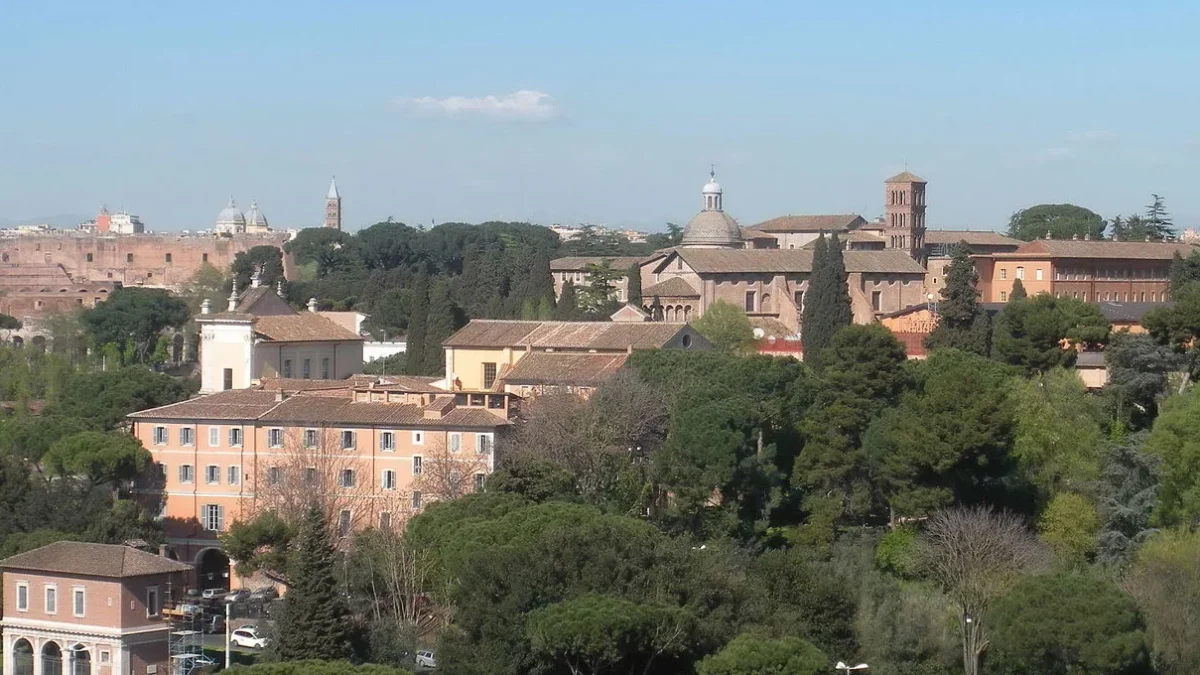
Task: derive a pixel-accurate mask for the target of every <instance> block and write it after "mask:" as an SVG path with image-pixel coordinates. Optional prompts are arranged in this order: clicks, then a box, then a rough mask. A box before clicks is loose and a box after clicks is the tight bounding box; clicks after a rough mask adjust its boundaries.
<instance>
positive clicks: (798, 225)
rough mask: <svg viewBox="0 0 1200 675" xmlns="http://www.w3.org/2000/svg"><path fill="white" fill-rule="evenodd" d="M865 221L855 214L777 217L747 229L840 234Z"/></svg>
mask: <svg viewBox="0 0 1200 675" xmlns="http://www.w3.org/2000/svg"><path fill="white" fill-rule="evenodd" d="M866 222H867V221H866V220H865V219H864V218H863V217H862V216H860V215H858V214H857V213H839V214H835V215H817V216H779V217H778V218H772V219H770V220H764V221H763V222H761V223H757V224H755V225H751V226H749V227H747V228H746V229H748V230H757V231H759V232H835V231H836V232H841V231H843V230H851V229H854V228H855V227H858V226H860V225H863V224H865V223H866Z"/></svg>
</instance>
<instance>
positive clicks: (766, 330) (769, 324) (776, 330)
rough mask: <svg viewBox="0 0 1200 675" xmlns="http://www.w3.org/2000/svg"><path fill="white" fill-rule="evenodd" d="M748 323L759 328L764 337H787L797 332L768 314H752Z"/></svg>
mask: <svg viewBox="0 0 1200 675" xmlns="http://www.w3.org/2000/svg"><path fill="white" fill-rule="evenodd" d="M750 325H751V326H752V327H754V328H758V329H761V330H762V332H763V337H764V338H768V337H776V338H788V337H793V336H795V335H796V334H797V333H796V331H794V330H792V329H791V328H788V327H787V326H785V325H784V324H783V322H782V321H780V320H779V319H775V318H772V317H769V316H752V317H750Z"/></svg>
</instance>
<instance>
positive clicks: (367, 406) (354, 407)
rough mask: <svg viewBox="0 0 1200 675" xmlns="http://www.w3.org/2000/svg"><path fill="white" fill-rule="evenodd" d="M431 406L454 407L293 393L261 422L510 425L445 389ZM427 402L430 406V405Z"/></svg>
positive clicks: (427, 425)
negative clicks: (463, 404) (437, 413)
mask: <svg viewBox="0 0 1200 675" xmlns="http://www.w3.org/2000/svg"><path fill="white" fill-rule="evenodd" d="M435 403H436V404H437V405H435V404H430V406H432V407H436V408H440V409H443V410H444V409H445V408H452V409H451V410H449V411H448V412H446V413H445V414H444V415H443V416H441V417H437V418H429V417H426V416H425V408H423V407H422V406H419V405H416V404H406V403H384V402H375V401H371V402H368V401H355V400H353V399H351V398H329V397H325V396H304V395H301V396H291V397H289V398H287V399H285V400H283V401H282V402H281V403H279V405H277V406H275V407H273V408H271V409H270V410H268V411H267V412H266V413H264V414H262V415H260V416H259V417H258V421H260V422H274V423H277V424H288V423H296V424H331V425H372V424H391V425H395V426H410V427H411V426H416V427H427V428H428V427H465V428H486V429H495V428H497V427H503V426H508V420H506V419H505V418H503V417H501V416H499V415H497V414H495V413H490V412H488V411H487V410H485V409H483V408H455V407H453V406H454V395H453V394H452V393H451V392H446V395H445V396H439V397H437V399H436V401H435ZM430 406H427V407H430Z"/></svg>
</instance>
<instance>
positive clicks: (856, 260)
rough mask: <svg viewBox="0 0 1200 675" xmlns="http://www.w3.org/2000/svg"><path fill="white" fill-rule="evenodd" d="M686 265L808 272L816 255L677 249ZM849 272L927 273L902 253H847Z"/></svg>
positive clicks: (716, 270)
mask: <svg viewBox="0 0 1200 675" xmlns="http://www.w3.org/2000/svg"><path fill="white" fill-rule="evenodd" d="M677 252H678V253H679V255H680V256H682V257H683V260H684V262H686V263H687V264H688V266H689V267H691V268H692V269H693V270H695V271H696V272H698V273H700V274H739V273H750V274H753V273H768V272H781V273H787V272H790V273H807V272H811V271H812V256H813V252H812V251H811V250H808V249H744V250H736V251H722V250H719V249H698V248H697V249H688V248H681V249H677ZM842 256H843V260H845V263H846V271H847V272H858V273H868V274H921V275H924V274H925V268H924V267H922V266H921V264H920V263H918V262H917V261H915V260H913V259H912V258H910V257H909V255H908V254H907V253H905V252H904V251H900V250H888V251H844V252H843V253H842Z"/></svg>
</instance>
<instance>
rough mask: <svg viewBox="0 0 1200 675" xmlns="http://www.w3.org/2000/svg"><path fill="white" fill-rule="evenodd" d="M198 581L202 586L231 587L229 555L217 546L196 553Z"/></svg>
mask: <svg viewBox="0 0 1200 675" xmlns="http://www.w3.org/2000/svg"><path fill="white" fill-rule="evenodd" d="M194 564H195V565H196V583H197V585H199V587H200V588H202V589H204V588H229V556H227V555H225V552H224V551H222V550H221V549H219V548H216V547H209V548H206V549H204V550H202V551H200V552H199V553H197V554H196V562H195V563H194Z"/></svg>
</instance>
